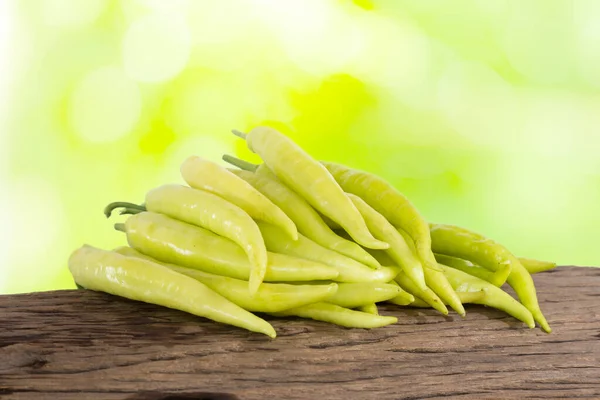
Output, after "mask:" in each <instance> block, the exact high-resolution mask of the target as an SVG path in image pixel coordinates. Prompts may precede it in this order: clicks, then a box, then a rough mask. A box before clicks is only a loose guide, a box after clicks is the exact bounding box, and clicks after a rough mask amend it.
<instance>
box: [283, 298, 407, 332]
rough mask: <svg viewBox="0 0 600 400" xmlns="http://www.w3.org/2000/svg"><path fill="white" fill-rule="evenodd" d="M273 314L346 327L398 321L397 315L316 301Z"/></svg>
mask: <svg viewBox="0 0 600 400" xmlns="http://www.w3.org/2000/svg"><path fill="white" fill-rule="evenodd" d="M272 314H273V315H275V316H278V317H290V316H296V317H301V318H309V319H314V320H317V321H324V322H329V323H332V324H335V325H340V326H345V327H346V328H366V329H371V328H380V327H382V326H386V325H391V324H395V323H397V322H398V318H396V317H388V316H382V315H373V314H368V313H364V312H360V311H354V310H350V309H348V308H344V307H340V306H336V305H335V304H330V303H315V304H310V305H307V306H302V307H297V308H292V309H291V310H286V311H282V312H278V313H272Z"/></svg>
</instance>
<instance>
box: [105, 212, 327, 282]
mask: <svg viewBox="0 0 600 400" xmlns="http://www.w3.org/2000/svg"><path fill="white" fill-rule="evenodd" d="M115 227H116V228H117V229H118V230H122V231H124V232H125V233H126V235H127V242H128V243H129V246H131V247H133V248H134V249H136V250H138V251H139V252H141V253H143V254H146V255H148V256H150V257H152V258H155V259H157V260H159V261H162V262H166V263H170V264H175V265H181V266H183V267H188V268H195V269H199V270H202V271H204V272H209V273H212V274H216V275H223V276H229V277H231V278H236V279H242V280H246V281H247V280H248V279H249V277H250V271H251V268H252V267H251V265H250V263H249V262H248V257H246V254H245V253H244V251H243V250H242V249H241V248H240V247H239V246H237V245H236V244H235V243H233V242H232V241H231V240H228V239H225V238H224V237H221V236H218V235H215V234H214V233H212V232H210V231H208V230H206V229H204V228H200V227H198V226H194V225H190V224H187V223H185V222H182V221H178V220H175V219H173V218H170V217H168V216H166V215H163V214H156V213H151V212H142V213H139V214H136V215H132V216H130V217H129V218H128V219H127V221H125V224H116V226H115ZM267 255H268V261H267V271H266V273H265V278H264V280H265V281H266V282H273V281H280V282H286V281H309V280H325V279H335V278H337V276H338V272H337V271H336V270H335V269H334V268H332V267H330V266H327V265H322V264H318V263H315V262H313V261H308V260H303V259H300V258H295V257H290V256H286V255H283V254H275V253H271V252H267Z"/></svg>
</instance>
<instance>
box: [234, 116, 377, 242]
mask: <svg viewBox="0 0 600 400" xmlns="http://www.w3.org/2000/svg"><path fill="white" fill-rule="evenodd" d="M234 133H235V134H236V135H237V136H239V137H241V138H243V139H245V140H246V143H247V145H248V149H250V150H251V151H252V152H254V153H256V154H258V155H259V156H260V158H262V160H263V161H264V162H265V164H266V165H267V166H268V167H269V169H270V170H271V171H273V173H274V174H275V175H276V176H277V178H279V179H280V180H281V181H282V182H283V183H285V184H286V185H287V186H288V187H290V188H291V189H293V190H294V191H295V192H296V193H298V194H300V195H301V196H302V197H303V198H304V199H306V201H308V203H310V204H311V205H312V206H313V207H314V208H315V209H317V210H318V211H319V212H321V213H323V214H324V215H326V216H328V217H329V218H331V219H332V220H333V221H335V222H336V223H338V224H339V225H340V226H341V227H342V228H344V230H345V231H346V232H348V233H349V234H350V236H352V238H353V239H354V241H355V242H357V243H358V244H360V245H362V246H364V247H367V248H371V249H387V248H388V247H389V245H388V244H387V243H385V242H382V241H380V240H377V239H375V238H374V237H373V235H372V234H371V232H369V229H368V228H367V226H366V224H365V221H364V220H363V218H362V216H361V215H360V213H359V212H358V210H357V209H356V207H354V205H353V204H352V202H351V201H350V199H348V197H346V195H345V194H344V191H343V190H342V188H340V186H339V185H338V184H337V183H336V181H335V179H333V177H332V176H331V174H330V173H329V172H327V169H326V168H325V167H324V166H323V165H322V164H320V163H319V162H318V161H316V160H314V159H313V158H312V157H311V156H310V155H309V154H308V153H306V152H305V151H304V150H303V149H302V148H301V147H300V146H298V145H297V144H296V143H294V141H293V140H291V139H290V138H288V137H287V136H285V135H283V134H281V133H280V132H278V131H277V130H275V129H273V128H270V127H266V126H259V127H257V128H254V129H252V130H251V131H250V132H249V133H248V134H243V133H241V132H238V131H234Z"/></svg>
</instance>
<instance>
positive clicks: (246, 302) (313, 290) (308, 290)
mask: <svg viewBox="0 0 600 400" xmlns="http://www.w3.org/2000/svg"><path fill="white" fill-rule="evenodd" d="M113 251H114V252H116V253H119V254H123V255H125V256H129V257H137V258H141V259H144V260H148V261H152V262H154V263H156V264H160V265H163V266H165V267H167V268H169V269H171V270H173V271H175V272H179V273H180V274H183V275H187V276H189V277H190V278H194V279H196V280H197V281H200V282H202V283H203V284H205V285H206V286H208V287H209V288H211V289H212V290H214V291H215V292H217V293H219V294H220V295H221V296H223V297H225V298H226V299H228V300H229V301H231V302H232V303H234V304H237V305H238V306H240V307H242V308H243V309H245V310H248V311H256V312H277V311H283V310H287V309H290V308H294V307H299V306H303V305H306V304H312V303H317V302H320V301H327V300H328V299H329V298H331V296H333V295H334V294H335V293H336V291H337V289H338V287H337V284H336V283H329V284H321V285H312V284H300V285H290V284H285V283H263V284H262V285H261V286H260V288H259V289H258V290H257V291H256V293H255V294H254V295H250V294H249V293H248V290H247V285H248V283H247V282H246V281H242V280H240V279H235V278H229V277H226V276H220V275H214V274H209V273H207V272H203V271H200V270H197V269H192V268H185V267H180V266H178V265H174V264H167V263H162V262H160V261H158V260H156V259H153V258H152V257H148V256H146V255H144V254H142V253H140V252H139V251H137V250H135V249H132V248H131V247H126V246H122V247H119V248H116V249H115V250H113Z"/></svg>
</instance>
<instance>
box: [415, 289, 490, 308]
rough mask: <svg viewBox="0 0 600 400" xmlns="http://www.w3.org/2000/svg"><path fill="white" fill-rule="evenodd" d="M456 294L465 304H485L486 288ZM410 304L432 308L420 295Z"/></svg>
mask: <svg viewBox="0 0 600 400" xmlns="http://www.w3.org/2000/svg"><path fill="white" fill-rule="evenodd" d="M456 294H457V295H458V297H460V302H461V303H463V304H469V303H473V304H475V303H476V304H483V303H482V301H483V300H484V297H485V291H484V290H480V291H478V292H456ZM409 305H410V306H411V307H418V308H431V306H430V305H429V304H427V303H426V302H425V301H423V300H422V299H419V298H418V297H415V301H413V302H412V303H411V304H409Z"/></svg>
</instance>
